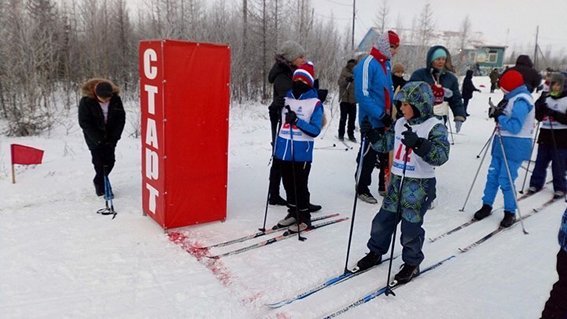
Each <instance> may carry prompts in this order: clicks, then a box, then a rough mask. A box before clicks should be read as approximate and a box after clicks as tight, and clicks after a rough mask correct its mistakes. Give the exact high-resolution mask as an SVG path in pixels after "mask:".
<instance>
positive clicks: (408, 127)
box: [404, 123, 412, 132]
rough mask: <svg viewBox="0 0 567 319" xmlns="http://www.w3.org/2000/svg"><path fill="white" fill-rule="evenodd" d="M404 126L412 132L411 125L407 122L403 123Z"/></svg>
mask: <svg viewBox="0 0 567 319" xmlns="http://www.w3.org/2000/svg"><path fill="white" fill-rule="evenodd" d="M404 126H405V127H406V128H407V129H408V131H410V132H412V129H411V126H410V125H409V124H408V123H406V124H404Z"/></svg>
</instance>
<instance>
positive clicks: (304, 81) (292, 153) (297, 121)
mask: <svg viewBox="0 0 567 319" xmlns="http://www.w3.org/2000/svg"><path fill="white" fill-rule="evenodd" d="M314 78H315V71H314V68H313V64H311V63H310V62H308V63H305V64H303V65H301V66H299V67H298V69H297V70H295V72H293V77H292V87H291V90H289V91H288V93H287V96H286V97H285V99H284V102H285V104H284V105H285V108H284V109H283V110H282V121H281V123H282V125H281V127H280V130H279V134H278V137H277V139H276V145H275V151H274V157H275V158H276V159H278V160H281V161H282V163H281V172H282V181H283V185H284V188H285V191H286V195H287V202H288V206H289V209H288V212H289V213H288V215H287V216H286V217H285V218H284V219H282V220H281V221H279V223H278V225H279V226H280V227H285V226H290V225H291V226H290V227H289V229H290V230H291V231H293V232H297V231H299V230H301V231H303V230H305V229H307V228H308V227H310V226H311V214H310V212H309V189H308V179H309V171H310V170H311V162H312V160H313V146H314V145H313V144H314V140H315V137H317V135H319V133H320V132H321V127H322V126H323V125H324V123H323V122H324V109H323V104H322V103H321V101H320V100H319V99H318V98H317V91H316V90H315V89H313V83H314ZM298 219H299V220H298Z"/></svg>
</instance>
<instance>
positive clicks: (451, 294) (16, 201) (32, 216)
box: [0, 78, 565, 318]
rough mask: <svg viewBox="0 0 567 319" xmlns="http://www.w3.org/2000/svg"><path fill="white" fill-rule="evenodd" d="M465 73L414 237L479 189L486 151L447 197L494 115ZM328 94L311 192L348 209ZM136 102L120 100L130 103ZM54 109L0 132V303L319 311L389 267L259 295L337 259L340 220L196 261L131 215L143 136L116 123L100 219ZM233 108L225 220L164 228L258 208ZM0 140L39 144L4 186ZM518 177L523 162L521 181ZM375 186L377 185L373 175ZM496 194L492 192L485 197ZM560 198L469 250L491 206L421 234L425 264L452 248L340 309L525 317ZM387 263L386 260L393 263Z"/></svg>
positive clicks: (244, 222)
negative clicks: (51, 118) (464, 99)
mask: <svg viewBox="0 0 567 319" xmlns="http://www.w3.org/2000/svg"><path fill="white" fill-rule="evenodd" d="M474 81H475V83H476V84H477V85H480V84H483V85H484V86H485V87H484V88H483V92H482V93H476V94H475V97H474V99H473V100H472V101H471V103H470V106H469V113H471V114H472V116H471V117H469V119H468V120H467V122H466V123H465V124H464V126H463V130H462V132H461V134H458V135H455V136H454V140H455V145H454V146H452V148H451V158H450V161H449V162H448V163H447V164H445V165H444V166H443V167H441V168H439V169H438V170H437V178H438V205H437V207H436V208H435V209H434V210H430V211H429V212H428V214H427V216H426V221H425V228H426V231H427V234H426V236H435V235H438V234H441V233H443V232H444V231H446V230H448V229H451V228H453V227H455V226H457V225H459V224H461V223H463V222H465V221H467V220H469V219H470V218H471V215H472V213H473V212H474V211H475V210H476V209H478V208H479V206H480V204H481V203H480V197H481V192H482V188H483V184H484V179H485V175H486V166H487V162H485V165H484V167H483V169H482V170H481V173H480V175H479V179H478V181H477V183H476V185H475V188H474V189H473V192H472V195H471V199H470V200H469V202H468V204H467V206H466V209H465V212H464V213H463V212H459V209H460V208H461V207H462V206H463V203H464V200H465V196H466V194H467V192H468V190H469V187H470V185H471V183H472V180H473V177H474V174H475V172H476V169H477V167H478V165H479V163H480V160H479V159H477V158H476V155H477V154H478V153H479V151H480V150H481V148H482V146H483V145H484V143H485V142H486V140H487V139H488V137H489V135H490V134H491V131H492V128H493V121H492V120H488V119H487V115H486V109H487V107H486V105H487V100H488V97H490V96H492V97H493V100H495V101H498V100H499V99H500V98H501V93H494V94H490V93H488V87H489V83H488V79H487V78H475V79H474ZM337 104H338V103H337V102H336V100H335V101H334V103H333V104H332V105H331V104H329V105H327V106H326V107H327V116H328V119H332V122H331V126H330V128H329V129H328V131H327V132H326V134H325V135H324V136H323V138H322V139H321V138H318V139H317V147H318V148H322V149H318V150H317V151H316V152H315V160H314V163H313V168H312V173H311V177H310V190H311V194H312V202H314V203H319V204H322V205H323V207H324V208H323V212H322V213H323V214H325V213H329V212H340V213H341V214H342V215H344V216H348V217H350V216H351V213H352V204H353V196H354V193H353V191H354V187H353V184H354V179H353V174H354V170H355V161H354V160H355V156H356V147H355V149H353V150H349V151H345V150H344V147H342V144H341V143H340V142H338V141H337V140H336V139H335V136H336V127H337V123H338V111H337V110H338V107H337ZM134 108H135V105H130V107H129V116H131V117H134V116H135V115H134V113H135V112H134ZM331 108H333V111H334V114H333V116H331V112H330V111H331ZM66 121H68V123H74V124H73V125H70V124H68V125H65V126H63V125H62V126H61V127H59V128H57V129H56V130H54V131H52V132H51V134H50V135H49V136H47V134H46V135H45V136H40V137H34V138H9V137H5V136H3V137H2V139H1V142H0V194H2V198H3V200H2V201H1V202H0V247H1V249H0V269H2V271H1V272H0V313H1V314H2V315H1V317H3V318H318V317H322V316H324V315H326V314H328V313H331V312H333V311H334V310H337V309H338V308H341V307H342V306H345V305H347V304H348V303H349V302H351V301H354V300H355V299H356V298H358V297H359V296H361V295H362V294H363V293H366V292H368V291H370V290H372V289H373V288H377V287H380V286H383V285H384V284H385V282H386V275H387V267H385V266H381V267H378V268H377V269H374V270H372V271H370V272H369V273H367V274H364V275H362V276H359V277H357V278H354V279H353V280H350V281H347V282H345V283H342V284H339V285H336V286H334V287H332V288H329V289H326V290H324V291H321V292H320V293H318V294H315V295H313V296H311V297H309V298H307V299H304V300H301V301H297V302H295V303H293V304H291V305H288V306H286V307H283V308H280V309H278V310H269V309H268V308H266V307H265V306H264V303H266V302H273V301H278V300H279V299H282V298H285V297H289V296H292V295H294V294H296V293H298V292H300V291H301V290H302V288H306V287H309V286H311V285H314V284H317V283H319V282H321V281H322V280H324V279H326V278H328V277H329V276H331V275H334V274H338V273H340V272H342V269H343V267H344V263H345V256H346V254H345V253H346V246H347V239H348V233H349V227H350V220H349V221H347V222H342V223H339V224H336V225H333V226H329V227H326V228H323V229H320V230H316V231H314V232H312V233H311V234H306V236H307V237H308V240H307V241H305V242H298V241H297V240H295V239H290V240H286V241H283V242H281V243H276V244H274V245H271V246H269V247H263V248H260V249H256V250H254V251H249V252H246V253H243V254H241V255H236V256H230V257H226V258H223V259H221V260H219V261H217V262H215V263H211V262H203V261H198V260H197V259H196V258H195V257H194V256H192V255H190V254H188V253H187V252H186V251H185V250H183V249H181V248H180V247H179V246H178V245H176V244H174V243H172V242H171V241H170V240H169V238H168V236H167V235H166V234H164V232H163V231H162V229H161V228H160V227H159V226H158V225H157V224H156V223H154V222H153V220H151V219H149V218H148V217H143V216H142V213H141V201H140V193H141V187H140V184H141V182H140V180H141V178H140V140H139V139H134V138H132V137H130V136H129V134H130V133H131V132H132V130H133V129H132V127H131V126H129V125H127V128H126V132H125V134H124V137H123V139H122V140H121V141H120V143H119V145H118V147H117V165H116V167H115V171H113V173H112V174H111V180H112V183H113V188H114V191H115V193H116V199H115V201H114V204H115V207H116V209H117V211H118V212H119V214H118V216H117V217H116V219H115V220H111V219H110V217H108V216H101V215H97V214H96V213H95V212H96V210H97V209H99V208H101V207H103V205H104V203H103V200H101V199H100V198H97V197H96V196H95V195H94V189H93V186H92V183H91V179H92V175H93V171H92V168H91V163H90V154H89V152H88V150H87V148H86V146H85V144H84V141H83V137H82V133H81V131H80V129H79V128H78V125H76V113H74V112H73V113H72V114H71V115H70V116H69V118H68V119H67V120H66ZM230 123H231V126H230V127H231V128H230V153H229V154H230V162H229V166H230V168H229V196H228V197H229V202H228V217H227V220H226V222H224V223H220V222H217V223H209V224H206V225H200V226H195V227H187V228H182V229H177V231H181V232H182V233H183V234H185V235H186V236H188V238H189V240H190V241H191V242H192V243H200V244H204V245H209V244H214V243H217V242H220V241H224V240H228V239H231V238H235V237H238V236H242V235H245V234H248V233H251V232H254V231H255V230H256V229H257V228H258V227H259V226H261V223H262V218H263V213H264V204H265V198H266V191H267V183H268V181H267V176H268V170H269V167H268V160H269V153H270V146H269V135H270V134H269V121H268V119H267V112H266V107H265V106H263V105H259V104H254V105H242V106H233V108H232V109H231V121H230ZM10 143H21V144H25V145H30V146H34V147H38V148H42V149H44V150H45V157H44V163H43V164H42V165H38V166H36V167H17V183H16V184H15V185H13V184H11V179H10V159H9V145H10ZM333 144H336V147H334V148H333V147H332V145H333ZM329 146H331V148H330V149H325V148H326V147H329ZM488 160H489V158H487V161H488ZM375 174H376V175H374V177H375V180H377V172H376V173H375ZM523 176H524V173H523V171H522V172H521V173H520V178H518V183H517V185H518V188H520V187H521V182H522V181H523ZM549 178H551V177H549ZM372 187H374V188H373V192H374V193H377V185H376V183H374V184H373V186H372ZM550 196H551V192H550V191H549V190H548V191H546V192H542V193H541V194H537V195H535V196H533V197H532V198H530V199H527V200H525V201H522V202H521V205H520V207H521V211H522V212H523V213H528V212H529V211H530V210H531V209H532V208H533V207H537V206H538V205H540V204H541V203H543V202H544V201H546V200H547V199H548V198H549V197H550ZM501 205H502V199H501V197H499V198H498V200H497V203H496V204H495V206H496V207H500V206H501ZM378 209H379V205H369V204H366V203H361V202H359V203H358V208H357V212H356V219H355V224H354V236H353V243H352V249H351V255H350V256H351V258H350V265H354V263H355V262H356V260H358V259H359V258H360V257H362V256H363V255H364V254H365V252H366V251H367V249H366V247H365V244H366V241H367V239H368V234H369V229H370V221H371V220H372V218H373V216H374V214H375V213H376V211H377V210H378ZM564 209H565V203H562V202H558V203H556V204H554V205H553V206H550V207H549V208H548V209H546V210H545V211H543V212H541V213H539V214H537V215H535V216H533V217H531V218H529V219H528V220H526V223H525V226H526V228H527V229H528V231H529V232H530V234H529V235H523V234H522V231H521V229H520V227H519V226H515V227H513V228H512V229H510V230H508V231H505V232H503V233H501V234H499V235H498V236H496V237H494V238H492V239H490V240H489V241H487V242H486V243H484V244H482V245H480V246H478V247H476V248H474V249H473V250H472V251H470V252H468V253H466V254H460V253H459V252H458V248H459V247H463V246H466V245H468V244H469V243H472V242H473V241H475V240H476V239H479V238H480V237H482V236H483V235H484V234H486V233H488V232H490V231H491V230H493V229H495V228H496V227H497V224H498V223H499V221H500V219H501V217H502V213H501V211H500V212H498V213H496V214H494V215H493V216H491V217H490V218H488V219H487V220H486V221H483V222H481V223H477V224H475V225H473V226H471V227H469V228H467V229H465V230H463V231H461V232H457V233H455V234H453V235H451V236H450V237H447V238H444V239H441V240H439V241H437V242H435V243H428V242H426V243H425V246H424V252H425V254H426V259H425V261H424V263H423V266H427V265H431V264H434V263H436V262H437V261H439V260H441V259H444V258H446V257H448V256H451V255H456V256H457V258H454V259H452V260H450V261H448V262H447V263H445V264H443V265H442V266H441V267H439V268H437V269H436V270H434V271H432V272H430V273H427V274H424V275H423V276H422V277H418V278H416V279H415V281H414V282H412V283H411V285H408V286H405V287H402V288H400V289H399V290H397V296H396V297H391V296H390V297H385V296H380V297H378V298H377V299H375V300H373V301H371V302H369V303H367V304H364V305H362V306H360V307H357V308H355V309H353V310H351V311H349V312H348V313H346V314H344V315H343V316H342V317H343V318H377V317H381V318H415V317H420V318H455V317H460V318H537V317H539V314H540V313H541V309H542V307H543V304H544V302H545V300H546V299H547V297H548V293H549V290H550V288H551V286H552V284H553V282H555V280H556V279H557V275H556V273H555V268H554V266H555V254H556V253H557V251H558V245H557V239H556V236H557V230H558V226H559V221H560V215H561V213H562V212H563V210H564ZM285 213H286V212H285V209H284V208H280V207H275V208H274V207H270V209H269V213H268V224H269V225H272V224H273V223H275V222H276V221H277V220H278V219H280V218H281V217H283V216H284V215H285ZM315 216H316V215H315ZM258 240H260V239H258ZM237 247H238V245H237ZM228 248H229V247H227V248H225V249H222V248H219V249H218V250H215V252H223V251H226V250H228ZM230 248H232V247H230ZM234 248H236V247H234ZM397 252H398V253H399V252H400V248H399V247H398V248H397ZM400 263H401V260H400V258H398V259H396V260H395V261H394V269H397V267H398V266H399V265H400ZM211 270H213V271H211Z"/></svg>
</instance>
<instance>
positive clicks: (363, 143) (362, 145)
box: [344, 135, 372, 273]
mask: <svg viewBox="0 0 567 319" xmlns="http://www.w3.org/2000/svg"><path fill="white" fill-rule="evenodd" d="M365 147H366V136H364V135H363V136H362V141H361V142H360V151H359V152H358V156H359V157H358V158H359V160H358V164H357V166H356V180H355V184H354V203H353V204H352V219H351V221H350V232H349V234H348V245H347V251H346V260H345V269H344V273H347V272H348V258H349V255H350V245H351V243H352V232H353V230H354V218H355V216H356V203H357V200H358V183H359V182H360V175H362V162H363V160H364V156H365V155H366V153H367V152H368V150H366V151H365V150H364V149H365ZM368 147H369V148H370V147H372V146H371V145H370V144H369V145H368Z"/></svg>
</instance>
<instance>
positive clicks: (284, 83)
mask: <svg viewBox="0 0 567 319" xmlns="http://www.w3.org/2000/svg"><path fill="white" fill-rule="evenodd" d="M292 76H293V69H292V66H291V64H289V63H288V62H287V61H285V60H284V59H283V58H278V57H276V63H274V65H273V66H272V69H271V70H270V73H269V74H268V81H269V82H270V83H272V84H273V85H274V96H273V100H272V104H270V106H269V107H268V109H269V110H270V112H277V113H279V112H281V109H282V108H283V107H284V97H285V95H286V93H287V91H289V90H290V89H291V78H292Z"/></svg>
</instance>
